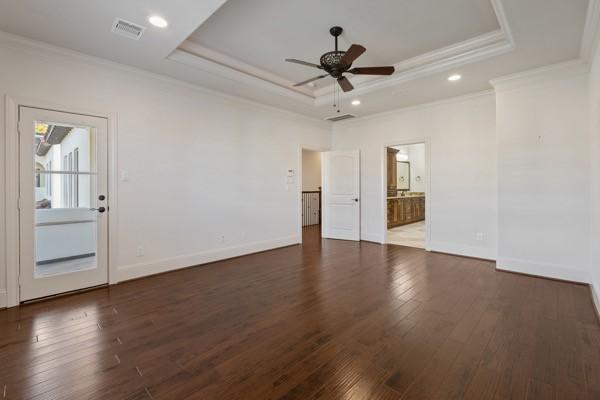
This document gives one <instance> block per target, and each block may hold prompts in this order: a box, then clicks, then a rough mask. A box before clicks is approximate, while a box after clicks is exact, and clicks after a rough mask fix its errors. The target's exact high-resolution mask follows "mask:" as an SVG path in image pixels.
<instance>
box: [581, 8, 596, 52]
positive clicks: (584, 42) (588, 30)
mask: <svg viewBox="0 0 600 400" xmlns="http://www.w3.org/2000/svg"><path fill="white" fill-rule="evenodd" d="M598 40H600V0H589V4H588V10H587V16H586V19H585V27H584V30H583V37H582V39H581V50H580V57H581V58H582V59H583V60H585V61H588V62H589V61H590V60H591V58H592V56H593V53H594V49H595V48H596V45H597V44H598Z"/></svg>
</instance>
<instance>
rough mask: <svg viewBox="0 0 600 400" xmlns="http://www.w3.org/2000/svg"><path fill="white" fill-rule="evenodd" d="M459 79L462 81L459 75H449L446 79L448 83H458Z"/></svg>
mask: <svg viewBox="0 0 600 400" xmlns="http://www.w3.org/2000/svg"><path fill="white" fill-rule="evenodd" d="M461 79H462V76H460V75H458V74H456V75H450V76H449V77H448V80H449V81H450V82H456V81H460V80H461Z"/></svg>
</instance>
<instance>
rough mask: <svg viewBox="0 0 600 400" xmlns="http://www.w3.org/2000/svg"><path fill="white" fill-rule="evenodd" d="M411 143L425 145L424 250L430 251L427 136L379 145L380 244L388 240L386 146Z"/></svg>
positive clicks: (429, 161) (429, 188)
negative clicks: (381, 226)
mask: <svg viewBox="0 0 600 400" xmlns="http://www.w3.org/2000/svg"><path fill="white" fill-rule="evenodd" d="M411 144H424V145H425V180H426V181H425V250H427V251H431V218H430V216H431V139H430V138H429V137H424V138H418V139H408V140H407V139H398V140H397V141H393V142H386V143H384V144H383V146H382V147H381V163H380V164H381V177H382V179H381V187H382V191H381V204H382V213H381V214H382V215H381V218H382V219H383V232H382V233H381V238H382V239H383V242H382V244H386V243H387V242H388V235H387V231H388V223H387V221H388V219H387V218H388V215H387V148H388V147H392V146H410V145H411Z"/></svg>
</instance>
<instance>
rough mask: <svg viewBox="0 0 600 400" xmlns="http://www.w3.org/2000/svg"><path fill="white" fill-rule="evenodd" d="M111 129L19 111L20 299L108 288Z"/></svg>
mask: <svg viewBox="0 0 600 400" xmlns="http://www.w3.org/2000/svg"><path fill="white" fill-rule="evenodd" d="M107 132H108V123H107V120H106V119H104V118H98V117H91V116H86V115H79V114H69V113H64V112H58V111H50V110H44V109H37V108H28V107H19V148H20V160H19V175H20V182H19V187H20V189H19V196H20V198H19V217H20V221H19V223H20V236H19V246H20V248H19V253H20V262H19V284H20V300H21V301H25V300H31V299H35V298H39V297H44V296H50V295H53V294H58V293H64V292H69V291H72V290H77V289H83V288H87V287H92V286H97V285H101V284H105V283H107V282H108V199H107V196H108V193H107V186H108V170H107V168H108V137H107Z"/></svg>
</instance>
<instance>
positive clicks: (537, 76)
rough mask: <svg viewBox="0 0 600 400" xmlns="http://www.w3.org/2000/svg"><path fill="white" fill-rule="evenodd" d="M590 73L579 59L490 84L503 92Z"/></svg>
mask: <svg viewBox="0 0 600 400" xmlns="http://www.w3.org/2000/svg"><path fill="white" fill-rule="evenodd" d="M588 71H589V69H588V65H587V63H586V62H585V61H584V60H582V59H577V60H572V61H567V62H563V63H559V64H554V65H548V66H544V67H541V68H535V69H531V70H527V71H523V72H519V73H516V74H512V75H507V76H503V77H500V78H496V79H492V80H491V81H490V83H491V84H492V86H493V87H494V89H495V90H496V92H502V91H507V90H514V89H518V88H521V87H524V86H531V85H540V84H545V83H547V82H552V81H557V80H562V79H568V78H572V77H575V76H579V75H583V74H587V73H588Z"/></svg>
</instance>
